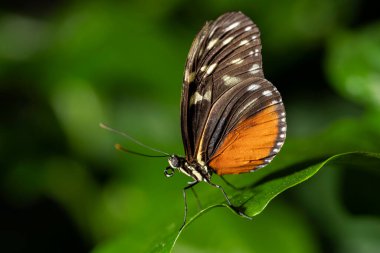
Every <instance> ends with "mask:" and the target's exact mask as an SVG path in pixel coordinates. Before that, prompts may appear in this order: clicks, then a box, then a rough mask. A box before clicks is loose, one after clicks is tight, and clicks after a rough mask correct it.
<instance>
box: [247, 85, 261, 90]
mask: <svg viewBox="0 0 380 253" xmlns="http://www.w3.org/2000/svg"><path fill="white" fill-rule="evenodd" d="M260 87H261V86H260V85H259V84H255V83H254V84H251V85H250V86H248V88H247V90H248V91H251V90H257V89H258V88H260Z"/></svg>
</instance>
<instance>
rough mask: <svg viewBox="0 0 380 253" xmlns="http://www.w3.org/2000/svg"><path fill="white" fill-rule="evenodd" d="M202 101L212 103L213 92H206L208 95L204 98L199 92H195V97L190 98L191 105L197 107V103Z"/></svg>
mask: <svg viewBox="0 0 380 253" xmlns="http://www.w3.org/2000/svg"><path fill="white" fill-rule="evenodd" d="M202 100H207V101H211V90H208V91H206V93H205V94H204V95H203V96H202V95H201V94H199V92H198V91H197V92H195V93H194V95H192V96H191V98H190V105H195V104H196V103H198V102H200V101H202Z"/></svg>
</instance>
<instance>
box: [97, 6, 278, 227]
mask: <svg viewBox="0 0 380 253" xmlns="http://www.w3.org/2000/svg"><path fill="white" fill-rule="evenodd" d="M100 126H101V127H102V128H105V129H108V130H110V131H113V132H116V133H118V134H121V135H123V136H124V137H126V138H128V139H129V140H131V141H133V142H135V143H136V144H138V145H140V146H143V147H145V148H147V149H150V150H152V151H155V152H159V153H162V154H164V155H163V156H164V157H169V158H168V162H169V166H168V167H167V168H166V169H165V171H164V173H165V175H166V176H167V177H171V176H172V175H173V174H174V172H175V171H179V172H181V173H183V174H185V175H187V176H189V177H191V178H192V179H193V180H192V181H191V182H189V183H188V185H187V186H186V187H184V188H183V197H184V202H185V214H184V221H183V224H182V227H183V226H184V225H185V224H186V219H187V198H186V191H187V190H188V189H193V188H192V187H194V186H195V185H196V184H198V183H199V182H206V183H208V184H209V185H211V186H213V187H216V188H218V189H220V190H221V192H222V193H223V195H224V197H225V199H226V201H227V203H228V205H230V206H231V207H232V209H234V210H236V211H237V213H238V214H240V215H241V216H243V217H247V218H249V217H248V216H246V215H245V214H244V213H243V212H241V211H240V210H238V209H236V208H235V207H234V206H232V204H231V201H230V199H229V198H228V196H227V194H226V192H225V191H224V189H223V187H222V186H220V185H217V184H215V183H213V182H212V181H211V177H212V175H213V174H218V175H219V176H221V177H222V179H223V175H228V174H240V173H246V172H254V171H256V170H258V169H260V168H262V167H264V166H266V165H267V164H268V163H270V162H271V161H272V159H273V158H274V157H275V156H276V154H277V153H278V152H279V151H280V149H281V147H282V145H283V144H284V141H285V137H286V119H285V109H284V105H283V103H282V99H281V95H280V93H279V92H278V91H277V89H276V87H274V86H273V84H271V83H270V82H269V81H268V80H266V79H265V77H264V73H263V63H262V58H261V41H260V32H259V29H258V27H257V26H256V25H255V24H254V23H253V22H252V20H251V19H250V18H248V17H247V16H245V15H244V14H243V13H241V12H230V13H225V14H223V15H221V16H220V17H218V18H217V19H216V20H215V21H209V22H206V24H205V25H204V26H203V28H202V29H201V31H200V32H199V33H198V34H197V36H196V37H195V39H194V41H193V43H192V45H191V48H190V52H189V54H188V57H187V61H186V66H185V73H184V78H183V84H182V94H181V131H182V141H183V145H184V149H185V154H186V155H185V157H181V156H178V155H170V154H168V153H165V152H162V151H160V150H158V149H155V148H152V147H149V146H147V145H145V144H143V143H141V142H140V141H138V140H136V139H134V138H132V137H131V136H129V135H127V134H126V133H123V132H119V131H117V130H114V129H112V128H110V127H108V126H106V125H104V124H100ZM116 148H117V149H119V150H123V151H125V152H127V153H132V154H136V155H143V156H148V157H163V156H152V155H145V154H141V153H138V152H135V151H131V150H129V149H125V148H123V147H122V146H121V145H119V144H116ZM182 227H181V229H182Z"/></svg>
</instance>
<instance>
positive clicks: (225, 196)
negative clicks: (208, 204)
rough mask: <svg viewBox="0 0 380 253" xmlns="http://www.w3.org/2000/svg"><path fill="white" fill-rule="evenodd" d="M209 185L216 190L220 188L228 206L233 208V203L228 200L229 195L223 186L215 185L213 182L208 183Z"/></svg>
mask: <svg viewBox="0 0 380 253" xmlns="http://www.w3.org/2000/svg"><path fill="white" fill-rule="evenodd" d="M207 183H209V184H210V185H212V186H214V187H215V188H218V189H219V190H221V191H222V193H223V195H224V198H225V199H226V200H227V203H228V205H229V206H232V204H231V201H230V199H229V198H228V196H227V194H226V192H225V191H224V189H223V187H222V186H220V185H217V184H214V183H213V182H211V181H208V182H207Z"/></svg>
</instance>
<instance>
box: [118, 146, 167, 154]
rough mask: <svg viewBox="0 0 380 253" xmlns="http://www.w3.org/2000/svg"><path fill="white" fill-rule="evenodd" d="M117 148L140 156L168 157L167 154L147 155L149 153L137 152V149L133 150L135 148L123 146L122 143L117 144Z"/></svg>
mask: <svg viewBox="0 0 380 253" xmlns="http://www.w3.org/2000/svg"><path fill="white" fill-rule="evenodd" d="M115 148H116V149H117V150H120V151H123V152H125V153H129V154H134V155H139V156H145V157H167V155H147V154H143V153H139V152H136V151H133V150H129V149H126V148H124V147H123V146H121V145H120V144H115Z"/></svg>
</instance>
